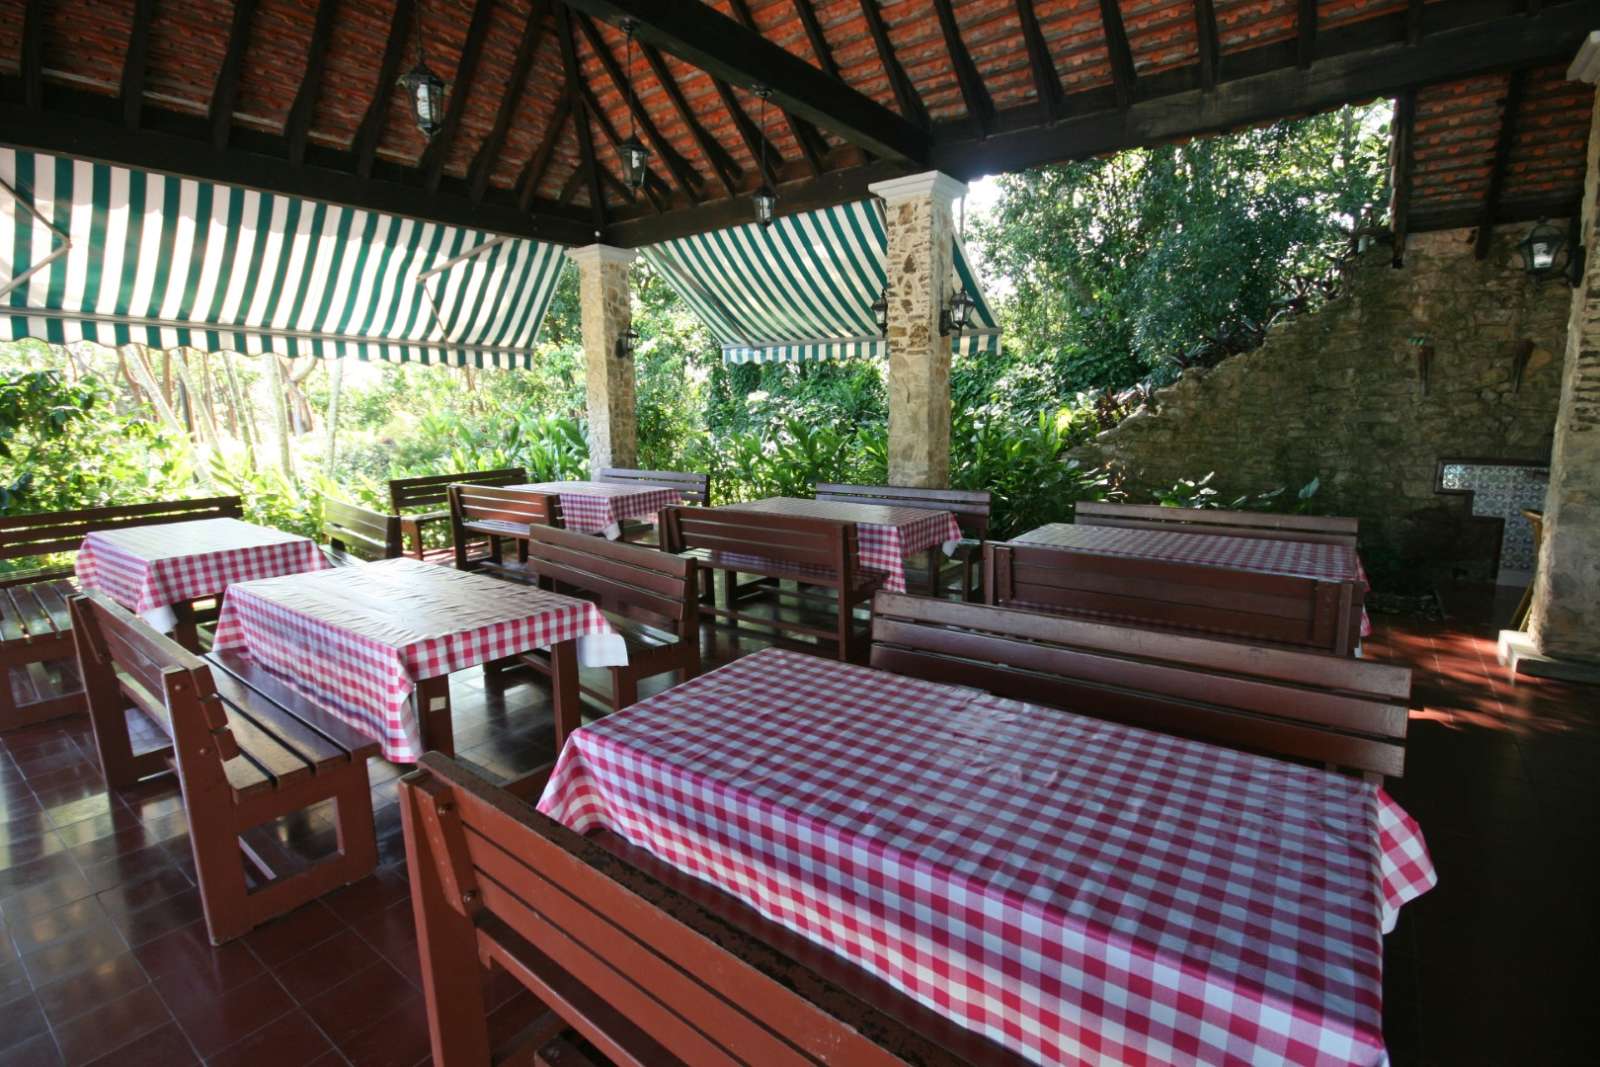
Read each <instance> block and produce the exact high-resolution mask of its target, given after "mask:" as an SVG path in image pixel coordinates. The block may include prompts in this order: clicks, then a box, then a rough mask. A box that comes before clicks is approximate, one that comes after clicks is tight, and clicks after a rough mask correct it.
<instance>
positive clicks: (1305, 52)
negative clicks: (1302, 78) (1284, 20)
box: [1294, 0, 1317, 70]
mask: <svg viewBox="0 0 1600 1067" xmlns="http://www.w3.org/2000/svg"><path fill="white" fill-rule="evenodd" d="M1294 47H1295V62H1296V63H1298V64H1299V66H1300V69H1301V70H1305V69H1306V68H1307V67H1309V66H1311V61H1312V60H1313V59H1315V58H1316V57H1317V0H1299V4H1298V6H1297V8H1296V14H1295V37H1294Z"/></svg>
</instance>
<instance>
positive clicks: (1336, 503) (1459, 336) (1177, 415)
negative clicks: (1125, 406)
mask: <svg viewBox="0 0 1600 1067" xmlns="http://www.w3.org/2000/svg"><path fill="white" fill-rule="evenodd" d="M1527 229H1528V227H1527V226H1525V225H1524V226H1508V227H1502V228H1500V229H1499V230H1497V232H1496V234H1495V237H1494V241H1493V245H1492V247H1491V250H1490V254H1489V256H1488V257H1487V259H1485V260H1484V261H1482V262H1479V261H1477V260H1475V259H1474V258H1473V254H1472V232H1471V231H1469V230H1451V231H1444V232H1439V233H1429V234H1418V235H1415V236H1413V237H1411V239H1410V240H1409V242H1408V243H1407V247H1406V255H1405V266H1404V267H1403V268H1400V269H1395V268H1393V267H1392V266H1391V265H1390V262H1389V261H1390V251H1389V249H1388V248H1387V247H1386V246H1380V247H1378V248H1375V249H1374V250H1373V251H1371V252H1369V253H1367V254H1366V255H1363V256H1361V257H1359V259H1358V260H1357V261H1356V263H1355V264H1353V265H1352V267H1351V276H1350V280H1349V285H1348V287H1347V289H1346V292H1345V295H1344V296H1342V297H1341V298H1340V299H1338V300H1336V301H1334V302H1332V303H1331V304H1329V305H1328V306H1326V307H1325V308H1323V309H1322V310H1320V311H1318V312H1316V313H1314V314H1310V315H1302V316H1299V317H1297V318H1294V319H1289V320H1286V321H1284V322H1282V323H1280V324H1279V325H1277V326H1275V327H1274V328H1273V329H1272V330H1271V331H1270V332H1269V333H1268V336H1267V340H1266V343H1265V344H1264V345H1262V347H1260V348H1259V349H1257V350H1255V351H1253V352H1249V353H1246V354H1243V355H1239V356H1235V357H1233V358H1231V359H1228V360H1226V361H1225V362H1223V363H1222V364H1220V365H1218V366H1217V367H1215V368H1213V369H1211V370H1209V371H1204V372H1202V371H1189V372H1186V373H1185V374H1184V376H1183V377H1182V378H1181V379H1180V380H1179V381H1178V382H1177V383H1175V384H1174V385H1172V386H1170V387H1168V388H1166V389H1162V390H1160V391H1159V392H1157V394H1156V396H1155V398H1154V400H1153V404H1152V406H1151V408H1149V409H1145V410H1142V411H1140V412H1138V413H1136V414H1134V415H1133V416H1131V417H1130V418H1128V419H1126V420H1125V421H1124V422H1123V423H1122V424H1121V425H1119V426H1117V427H1116V428H1114V429H1112V430H1109V431H1107V432H1105V433H1103V434H1101V435H1099V436H1098V437H1097V438H1096V439H1095V440H1094V441H1093V442H1091V443H1089V444H1088V445H1085V446H1083V447H1081V448H1080V449H1078V450H1076V451H1075V453H1074V456H1075V458H1078V459H1081V460H1083V461H1085V462H1086V463H1089V464H1100V463H1110V464H1111V465H1112V466H1113V467H1114V468H1116V469H1117V470H1119V471H1120V472H1121V473H1122V474H1123V476H1124V478H1125V484H1126V486H1127V488H1128V489H1129V491H1130V499H1131V500H1134V501H1144V502H1148V501H1150V499H1151V498H1150V490H1152V489H1158V488H1165V487H1169V486H1171V485H1172V484H1173V483H1174V482H1176V481H1177V480H1178V479H1179V478H1198V477H1200V476H1202V475H1204V474H1206V472H1208V471H1215V472H1216V478H1215V480H1214V481H1213V483H1212V484H1213V485H1214V486H1216V487H1217V489H1218V490H1219V492H1220V494H1221V495H1222V496H1223V497H1224V498H1225V499H1228V500H1232V499H1233V498H1235V497H1237V496H1242V495H1245V494H1247V493H1251V494H1253V493H1258V492H1261V491H1263V490H1266V489H1271V488H1275V487H1277V486H1280V485H1287V486H1291V487H1298V486H1301V485H1303V484H1305V483H1306V482H1309V481H1310V480H1311V479H1312V478H1313V477H1316V478H1320V479H1321V489H1320V491H1319V493H1318V505H1319V507H1320V508H1321V509H1322V510H1325V511H1327V512H1330V513H1336V514H1342V515H1355V516H1358V517H1359V518H1360V519H1361V526H1362V540H1363V544H1364V551H1365V552H1366V553H1367V555H1368V561H1369V565H1370V566H1372V567H1373V569H1374V570H1376V571H1379V572H1380V573H1382V572H1391V573H1392V572H1395V571H1405V570H1417V569H1422V570H1429V571H1433V570H1446V571H1448V570H1459V571H1465V572H1467V573H1473V574H1480V575H1481V574H1486V572H1487V570H1488V566H1489V561H1490V559H1491V558H1492V554H1493V544H1492V540H1490V539H1486V538H1484V537H1483V536H1482V535H1481V533H1479V534H1474V533H1473V532H1472V530H1473V529H1475V528H1470V527H1469V524H1468V523H1467V521H1466V515H1467V510H1466V506H1465V505H1464V503H1463V502H1462V501H1461V498H1459V497H1449V496H1440V495H1438V494H1437V493H1435V489H1436V487H1437V464H1438V462H1439V460H1441V459H1445V458H1471V459H1506V460H1532V461H1536V462H1541V463H1542V462H1545V461H1546V460H1547V458H1548V456H1549V454H1550V445H1551V436H1552V431H1553V427H1554V424H1555V413H1556V403H1557V397H1558V393H1559V387H1560V368H1561V354H1562V352H1563V350H1564V347H1565V343H1566V342H1565V338H1566V326H1567V312H1568V305H1569V303H1570V300H1569V290H1568V288H1567V287H1566V286H1565V285H1564V284H1562V283H1560V282H1559V281H1547V282H1545V283H1543V284H1542V285H1541V284H1537V283H1534V282H1533V281H1531V280H1529V279H1528V278H1527V277H1526V276H1525V275H1524V274H1523V273H1522V270H1521V261H1520V259H1519V257H1518V253H1517V250H1516V243H1517V242H1518V241H1519V240H1521V238H1522V236H1523V235H1524V234H1525V233H1526V232H1527ZM1418 342H1420V343H1418ZM1528 342H1531V343H1532V345H1533V348H1532V352H1531V354H1530V355H1529V356H1528V359H1527V364H1526V367H1525V369H1524V371H1523V375H1522V383H1521V387H1520V389H1519V388H1517V387H1515V386H1514V385H1513V365H1514V362H1515V360H1516V357H1517V355H1518V353H1519V352H1523V351H1526V345H1527V343H1528ZM1424 346H1426V347H1424ZM1426 348H1431V350H1432V357H1431V361H1430V366H1429V374H1428V378H1429V381H1428V385H1427V387H1426V388H1424V387H1423V384H1422V382H1421V380H1420V375H1419V370H1418V361H1419V353H1420V352H1423V351H1425V350H1426Z"/></svg>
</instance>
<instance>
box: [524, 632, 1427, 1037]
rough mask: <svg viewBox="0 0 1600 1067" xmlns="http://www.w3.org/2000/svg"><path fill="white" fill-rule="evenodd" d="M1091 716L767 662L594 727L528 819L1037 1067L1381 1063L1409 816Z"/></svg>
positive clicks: (1415, 838) (1410, 836) (1309, 772)
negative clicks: (662, 879)
mask: <svg viewBox="0 0 1600 1067" xmlns="http://www.w3.org/2000/svg"><path fill="white" fill-rule="evenodd" d="M1288 691H1289V692H1291V693H1292V692H1293V690H1288ZM1095 699H1096V698H1095V697H1093V696H1090V695H1086V696H1085V697H1084V701H1083V703H1084V707H1083V710H1084V711H1085V712H1086V713H1088V714H1082V715H1080V714H1075V713H1072V712H1068V711H1062V710H1058V709H1054V708H1048V707H1043V706H1038V705H1029V704H1023V703H1020V702H1018V701H1014V700H1008V699H1004V698H1001V697H997V696H992V695H990V694H988V693H984V692H980V691H978V690H975V689H969V688H965V687H962V686H952V685H945V684H939V683H935V682H930V681H925V680H922V679H916V678H909V677H906V676H903V675H899V674H893V673H890V672H888V671H882V670H874V669H871V668H866V667H859V666H855V665H851V664H844V663H835V662H830V661H827V660H823V659H820V658H818V657H815V656H808V655H802V654H799V653H794V652H788V651H785V650H781V649H768V650H765V651H762V652H759V653H756V654H755V655H752V656H747V657H745V658H743V659H740V660H738V661H736V662H735V663H733V664H731V665H729V666H727V667H723V668H721V669H720V670H717V671H713V672H712V673H710V674H707V675H703V676H701V677H700V678H698V679H695V680H693V681H690V682H687V683H685V684H683V685H680V686H676V687H674V688H672V689H669V690H667V691H665V692H663V693H660V694H657V695H656V696H653V697H650V698H648V699H646V700H644V701H642V702H640V703H639V704H636V705H634V707H632V708H630V709H628V710H626V711H623V712H619V713H617V714H614V715H611V716H609V717H607V718H606V719H603V720H601V721H599V722H597V723H594V724H591V725H589V726H585V727H584V728H582V729H580V730H578V731H576V732H575V733H574V734H573V735H572V737H571V739H570V741H569V743H568V744H567V746H566V747H565V749H564V750H563V751H562V754H561V757H560V761H559V763H558V764H557V767H556V769H555V772H554V774H553V775H552V777H551V779H550V781H549V784H548V786H547V788H546V790H545V793H544V795H543V797H542V799H541V800H540V802H539V805H538V806H539V810H540V811H541V812H543V813H545V814H547V815H549V816H551V817H552V818H554V819H556V820H558V821H560V822H562V823H565V824H566V825H567V826H568V827H570V828H571V829H573V830H575V831H578V832H579V833H589V832H596V833H611V834H615V835H618V836H620V837H621V838H623V839H624V840H626V841H627V842H629V843H631V844H632V845H634V846H637V847H640V848H643V849H646V850H648V851H649V852H650V853H651V854H652V855H653V856H655V857H657V858H659V859H660V860H662V861H664V862H665V863H667V864H670V865H671V866H672V867H673V868H676V869H677V870H678V871H680V872H684V873H687V874H689V875H693V876H695V877H696V878H699V879H703V880H704V881H705V882H708V883H710V884H711V885H713V886H716V887H718V888H719V889H721V890H723V891H725V892H726V893H728V894H730V895H731V896H732V897H734V898H735V899H737V900H738V901H740V902H742V903H743V904H745V905H747V906H748V907H750V908H753V909H754V910H755V911H756V912H757V913H759V914H760V915H761V916H763V917H764V918H765V919H767V920H770V921H772V922H774V923H777V924H778V925H780V926H782V927H784V928H785V929H787V930H788V931H790V932H792V933H794V934H798V935H800V936H801V937H804V938H806V939H807V940H809V941H811V942H813V943H814V944H817V945H820V946H822V947H823V948H825V949H827V950H829V951H830V952H832V953H835V954H837V956H839V957H842V958H843V959H844V960H846V961H848V962H849V963H851V964H853V965H855V966H856V967H859V968H861V969H862V970H864V971H866V972H867V973H868V974H869V975H871V976H872V977H874V978H876V979H878V980H880V981H882V982H885V983H887V984H888V985H890V986H891V987H893V988H894V989H896V990H898V991H900V992H902V993H904V994H906V995H908V996H910V997H912V998H913V999H915V1000H916V1001H918V1002H920V1003H921V1004H922V1005H925V1006H926V1007H927V1008H929V1009H931V1010H932V1011H934V1012H937V1013H938V1014H939V1015H942V1016H944V1017H945V1018H947V1019H950V1020H951V1021H953V1022H955V1023H957V1024H959V1025H960V1026H962V1027H966V1028H968V1029H970V1030H972V1031H975V1032H977V1033H979V1034H981V1035H983V1036H985V1037H987V1038H989V1039H991V1040H993V1041H995V1042H997V1043H999V1044H1000V1045H1002V1046H1003V1047H1005V1048H1006V1049H1008V1050H1011V1051H1013V1052H1016V1053H1019V1054H1021V1055H1022V1056H1024V1057H1026V1058H1027V1059H1029V1060H1031V1061H1034V1062H1043V1063H1061V1062H1069V1063H1070V1062H1081V1061H1087V1062H1127V1063H1135V1062H1206V1063H1209V1062H1224V1061H1226V1062H1258V1063H1266V1062H1283V1061H1291V1062H1329V1063H1333V1062H1365V1063H1376V1062H1381V1061H1382V1058H1383V1055H1384V1046H1383V1025H1382V1005H1381V999H1382V988H1383V986H1382V961H1383V934H1384V933H1385V932H1386V931H1387V930H1388V929H1390V928H1392V926H1393V924H1394V921H1395V916H1396V913H1397V911H1398V909H1399V908H1400V907H1401V906H1402V905H1403V904H1404V903H1405V902H1406V901H1408V900H1410V899H1412V898H1413V897H1415V896H1417V895H1418V894H1420V893H1422V892H1425V891H1426V890H1427V889H1428V888H1429V887H1430V886H1431V885H1432V884H1433V881H1434V874H1433V870H1432V866H1431V864H1430V863H1429V861H1428V857H1427V853H1426V849H1425V848H1424V847H1423V844H1422V840H1421V835H1420V832H1419V831H1418V829H1417V826H1416V824H1415V823H1414V822H1413V821H1412V820H1411V819H1410V818H1409V817H1408V816H1407V815H1406V813H1405V812H1404V811H1402V810H1401V809H1400V808H1399V806H1398V805H1396V804H1395V803H1394V802H1393V800H1391V799H1390V798H1389V797H1388V795H1387V794H1386V793H1385V792H1384V791H1383V790H1382V789H1381V788H1380V787H1379V786H1378V785H1376V784H1374V783H1369V782H1364V781H1361V780H1359V779H1355V778H1350V777H1346V776H1343V775H1339V774H1333V773H1329V772H1327V771H1324V770H1322V769H1320V768H1314V767H1306V766H1300V765H1297V764H1293V763H1288V762H1284V761H1281V760H1278V759H1273V758H1270V757H1267V756H1261V755H1253V754H1248V753H1244V752H1238V751H1234V750H1231V749H1226V748H1220V747H1218V746H1215V745H1210V744H1206V743H1204V742H1201V741H1195V740H1186V739H1182V738H1178V737H1173V736H1169V735H1166V734H1161V733H1155V732H1152V731H1149V730H1143V729H1138V728H1135V727H1132V726H1128V725H1124V724H1121V723H1116V722H1111V721H1107V720H1105V719H1100V718H1093V717H1089V715H1090V714H1092V713H1093V711H1094V710H1095V709H1094V707H1093V706H1092V705H1093V702H1094V700H1095Z"/></svg>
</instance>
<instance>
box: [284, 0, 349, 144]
mask: <svg viewBox="0 0 1600 1067" xmlns="http://www.w3.org/2000/svg"><path fill="white" fill-rule="evenodd" d="M338 13H339V0H321V2H320V3H319V4H317V18H316V22H315V23H314V24H313V25H312V27H311V44H310V46H309V47H308V48H307V49H306V72H305V74H304V75H302V76H301V78H300V88H299V89H298V90H297V91H296V92H295V94H294V105H293V106H292V107H290V108H289V117H288V119H286V120H285V121H284V124H283V136H284V140H286V141H288V142H289V162H290V163H293V164H294V165H295V166H297V167H298V166H299V165H300V164H301V163H304V162H305V158H306V136H307V134H309V133H310V131H311V116H312V113H313V112H314V111H315V110H316V107H317V94H318V93H319V92H321V90H322V68H323V64H324V62H325V61H326V59H327V57H328V41H329V39H330V38H331V37H332V36H333V23H334V19H335V17H336V16H337V15H338Z"/></svg>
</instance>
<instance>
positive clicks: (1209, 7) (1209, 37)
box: [1194, 0, 1421, 92]
mask: <svg viewBox="0 0 1600 1067" xmlns="http://www.w3.org/2000/svg"><path fill="white" fill-rule="evenodd" d="M1418 2H1419V3H1420V2H1421V0H1418ZM1194 35H1195V44H1196V48H1197V49H1198V51H1199V54H1200V88H1202V89H1204V90H1206V91H1207V92H1209V91H1211V90H1212V89H1215V88H1216V87H1217V67H1218V66H1219V65H1220V64H1221V60H1222V55H1221V52H1220V51H1219V49H1218V47H1217V9H1216V6H1215V5H1214V4H1213V3H1212V0H1194Z"/></svg>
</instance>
